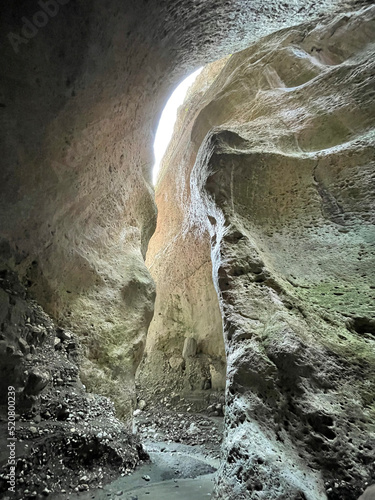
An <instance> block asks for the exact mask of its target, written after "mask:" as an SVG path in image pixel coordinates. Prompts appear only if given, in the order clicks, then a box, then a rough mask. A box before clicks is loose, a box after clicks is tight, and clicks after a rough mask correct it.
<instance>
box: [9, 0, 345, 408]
mask: <svg viewBox="0 0 375 500" xmlns="http://www.w3.org/2000/svg"><path fill="white" fill-rule="evenodd" d="M41 3H43V5H46V2H36V1H35V2H34V1H26V0H15V1H12V2H3V4H2V6H1V10H2V13H1V16H0V23H1V30H0V33H1V47H2V50H1V56H0V65H1V68H2V77H1V85H0V106H1V108H0V112H1V118H0V127H1V137H2V146H1V159H2V167H1V171H0V175H1V178H0V185H1V198H0V213H1V218H0V227H1V267H2V268H8V269H15V270H17V272H18V273H19V274H20V275H21V276H22V278H24V279H25V283H28V285H29V286H30V291H31V292H32V293H33V296H34V297H35V298H36V299H37V300H38V301H39V302H40V303H41V304H42V305H43V306H44V308H45V309H46V310H47V311H48V312H49V313H50V314H52V315H53V317H54V318H55V319H56V320H58V322H59V323H60V324H61V325H63V326H71V327H73V328H74V330H75V331H77V332H78V333H79V334H80V336H81V338H82V341H83V343H84V345H85V347H86V350H87V361H86V363H85V364H84V365H83V366H82V376H83V378H84V380H85V381H86V382H87V383H88V385H89V386H90V388H91V389H93V390H96V391H99V392H101V393H103V394H111V396H112V397H113V398H114V400H115V402H116V405H117V408H118V410H119V414H121V415H123V416H124V417H125V416H126V415H127V414H128V413H129V410H130V407H131V404H132V403H131V399H132V398H133V396H132V395H133V388H132V387H131V386H132V384H133V374H134V372H135V369H136V367H137V364H138V363H139V360H140V358H141V356H142V352H143V347H144V343H145V335H146V330H147V327H148V324H149V322H150V320H151V317H152V311H153V303H154V287H153V282H152V280H151V278H150V275H149V273H148V271H147V269H146V268H145V266H144V261H143V258H144V255H145V251H146V247H147V243H148V240H149V238H150V236H151V234H152V233H153V231H154V228H155V220H156V211H155V205H154V201H153V190H152V187H151V186H150V182H149V181H150V170H151V163H152V154H151V144H152V137H153V131H154V130H155V126H156V122H157V118H158V116H159V114H160V111H161V108H162V105H163V103H164V102H165V100H166V98H167V96H168V93H169V92H170V91H171V88H172V87H173V86H174V85H175V84H176V83H177V81H178V80H179V79H180V78H181V77H182V76H183V75H184V74H186V72H188V71H190V70H192V69H194V67H197V66H198V65H199V64H202V63H204V62H209V61H213V60H216V59H217V58H219V57H221V56H223V55H226V54H228V52H233V51H235V50H239V49H241V48H244V47H246V46H248V44H249V43H250V42H252V41H254V40H256V39H259V37H261V36H264V35H266V34H267V33H270V32H272V31H275V30H277V29H280V28H282V27H285V26H290V25H291V24H293V23H296V22H301V21H303V20H304V19H306V18H307V17H311V16H315V15H319V14H322V13H326V12H327V11H329V10H331V9H334V8H337V2H335V1H331V0H327V1H324V2H319V5H316V3H315V2H313V1H312V0H309V1H304V2H303V3H299V2H291V3H284V4H280V3H279V2H276V1H274V2H267V4H264V2H260V1H253V2H248V1H243V0H231V1H227V2H217V1H214V0H209V1H207V0H201V1H195V0H194V1H192V0H188V1H185V2H177V1H160V0H150V1H146V0H144V1H142V0H137V1H133V0H128V1H124V0H108V1H106V2H103V1H101V0H94V1H88V0H83V1H80V2H70V1H67V0H65V1H63V0H59V2H58V3H56V2H54V1H53V0H50V1H49V2H48V5H49V7H46V8H44V7H42V6H41ZM51 4H52V7H51ZM53 5H54V7H53ZM51 8H52V11H51ZM43 9H44V10H46V9H47V11H48V12H49V13H47V14H46V13H43ZM56 9H57V10H56ZM51 12H52V13H51ZM32 23H34V24H32ZM36 25H37V28H36V27H35V26H36ZM126 388H127V389H126Z"/></svg>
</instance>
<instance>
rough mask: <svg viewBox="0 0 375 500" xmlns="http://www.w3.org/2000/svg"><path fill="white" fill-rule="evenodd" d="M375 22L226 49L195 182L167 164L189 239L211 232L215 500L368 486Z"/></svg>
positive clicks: (366, 17)
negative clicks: (221, 370)
mask: <svg viewBox="0 0 375 500" xmlns="http://www.w3.org/2000/svg"><path fill="white" fill-rule="evenodd" d="M374 18H375V9H374V7H369V8H367V9H363V10H361V11H358V12H349V13H347V14H345V15H340V16H338V17H335V18H332V19H327V20H325V21H324V22H321V23H318V24H317V23H311V24H305V25H301V26H299V27H295V28H291V29H288V30H284V31H281V32H279V33H277V34H273V35H270V36H268V37H266V38H265V39H263V40H262V41H261V42H259V43H257V44H255V45H253V46H252V47H250V48H249V49H247V50H245V51H243V52H240V53H238V54H235V55H233V56H232V57H231V58H230V59H229V60H228V61H227V63H226V65H225V67H224V68H223V70H222V71H221V73H220V74H219V75H218V76H217V77H216V79H215V80H214V81H213V82H212V84H211V86H210V87H209V89H203V91H204V93H203V95H200V96H199V103H198V104H197V103H196V106H197V107H199V106H200V107H201V110H200V112H199V113H198V114H197V115H196V114H193V115H192V116H191V118H190V120H191V121H193V122H194V124H193V126H192V125H191V122H190V121H189V120H187V122H186V127H187V128H189V131H190V129H191V144H190V147H189V149H188V150H186V143H183V146H182V147H181V149H184V151H183V153H182V152H181V151H180V153H179V154H180V155H183V156H184V157H186V158H189V156H192V159H191V160H190V161H191V163H192V162H195V164H194V168H193V171H192V174H191V180H190V185H189V186H188V184H187V182H186V177H185V172H183V171H182V170H181V169H180V168H181V165H185V167H187V168H188V169H189V166H188V163H185V164H184V163H183V162H181V161H179V162H176V163H175V164H174V166H175V174H176V175H177V176H178V178H179V179H180V183H181V185H184V186H188V187H187V189H188V190H189V198H188V201H189V204H187V203H186V210H187V211H188V215H185V219H184V220H188V223H189V224H188V227H189V237H190V238H191V239H194V237H195V238H196V240H197V241H198V242H199V245H200V248H201V249H203V248H204V244H205V243H204V242H205V241H207V239H208V236H207V235H208V233H209V234H210V237H211V256H212V264H213V274H214V277H215V286H216V289H217V292H218V295H219V302H220V307H221V313H222V316H223V320H224V335H225V345H226V352H227V364H228V367H227V394H226V397H227V401H226V404H227V408H226V415H225V422H226V426H225V436H224V445H223V463H222V466H221V470H220V473H219V474H218V482H217V487H216V498H225V499H227V500H232V499H233V500H234V499H236V500H237V499H250V498H251V499H267V500H271V499H283V498H284V499H303V498H304V499H308V500H322V499H325V498H329V499H337V500H339V499H340V500H342V499H348V500H350V499H356V498H358V496H359V495H360V494H361V492H362V491H363V489H364V487H365V485H366V483H367V484H371V483H372V482H373V481H374V468H373V456H374V452H373V449H374V445H375V429H374V393H375V373H374V366H375V365H374V361H375V359H374V332H375V331H374V315H375V310H374V298H375V295H374V243H375V241H374V235H375V231H374V154H373V151H374V130H373V124H374V111H375V110H374V100H373V95H374V94H373V92H374V84H375V82H374V61H375V58H374V40H375V21H374ZM189 133H190V132H189ZM174 154H175V157H178V153H174ZM180 158H181V157H180ZM191 163H190V164H191ZM172 164H173V163H172ZM172 164H169V168H170V169H172V167H171V165H172ZM163 174H165V175H166V176H168V175H169V170H168V171H166V172H163ZM163 182H164V178H163V177H162V180H161V183H163ZM178 184H179V183H178V180H177V181H175V184H174V185H176V186H177V185H178ZM159 196H161V195H159ZM167 203H168V200H166V199H165V200H163V202H162V205H163V204H165V206H167ZM172 205H174V206H176V203H175V201H174V198H173V197H172V202H171V206H172ZM164 211H165V208H162V211H161V214H163V213H164ZM171 216H172V215H171ZM172 234H173V233H172ZM169 241H170V242H171V243H170V244H171V245H172V246H173V245H175V242H174V241H173V239H171V240H169ZM164 244H165V247H164V248H169V247H167V240H164ZM178 245H180V246H181V250H179V249H178V248H175V249H174V252H175V253H176V254H178V253H179V252H180V251H181V255H183V251H184V250H183V248H184V244H183V240H182V238H181V241H180V242H178V244H176V245H175V246H176V247H177V246H178ZM160 247H161V248H163V246H162V245H161V244H160ZM198 256H199V258H200V259H201V261H202V262H204V251H203V250H201V251H200V252H199V253H198ZM169 269H170V266H169V263H168V259H166V269H165V272H166V273H168V270H169ZM151 272H152V268H151ZM158 272H159V273H161V271H160V269H159V270H158ZM174 272H175V271H174V270H173V271H172V273H171V274H173V273H174ZM167 279H169V278H167ZM159 308H160V309H159V310H160V312H161V314H163V307H162V304H161V305H159ZM164 311H166V310H164ZM160 322H161V320H159V324H160ZM160 333H161V334H163V332H160ZM164 333H165V332H164ZM181 348H182V346H181ZM176 366H177V362H176Z"/></svg>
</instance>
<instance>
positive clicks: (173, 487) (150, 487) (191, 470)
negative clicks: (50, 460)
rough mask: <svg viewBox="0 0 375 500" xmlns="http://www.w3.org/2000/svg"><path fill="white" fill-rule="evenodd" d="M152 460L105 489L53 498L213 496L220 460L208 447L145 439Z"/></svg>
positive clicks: (198, 499) (135, 499) (128, 499)
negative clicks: (211, 453) (215, 475)
mask: <svg viewBox="0 0 375 500" xmlns="http://www.w3.org/2000/svg"><path fill="white" fill-rule="evenodd" d="M144 447H145V449H146V451H147V452H148V453H149V454H150V458H151V461H150V463H147V464H144V465H142V466H140V467H138V468H137V469H136V471H135V472H134V473H133V474H131V475H128V476H119V477H118V478H116V479H115V480H114V481H112V482H110V483H108V484H107V485H105V486H104V487H103V488H102V489H96V490H90V491H87V492H79V493H72V494H69V495H63V494H58V495H57V494H56V495H53V496H52V495H51V496H50V498H53V499H55V500H57V499H65V498H69V499H72V500H74V499H79V500H89V499H95V500H104V499H106V500H108V499H118V498H123V499H126V500H169V499H170V500H174V499H182V500H185V499H186V500H193V499H194V500H201V499H202V500H203V499H208V498H211V493H212V490H213V479H214V474H215V471H216V468H217V467H218V460H217V459H214V458H210V457H209V456H207V452H206V450H205V448H204V447H201V446H189V445H184V444H181V443H165V442H157V443H152V442H148V443H144Z"/></svg>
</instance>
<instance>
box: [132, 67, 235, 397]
mask: <svg viewBox="0 0 375 500" xmlns="http://www.w3.org/2000/svg"><path fill="white" fill-rule="evenodd" d="M224 64H225V61H219V62H216V63H213V64H211V65H209V66H208V67H207V68H205V69H204V71H203V73H202V74H201V76H200V77H199V78H198V81H197V82H196V84H195V85H194V87H193V88H192V89H191V90H190V94H189V95H190V99H189V98H188V99H187V100H186V101H185V103H184V104H183V106H182V107H181V108H180V111H179V116H178V120H177V123H176V126H175V133H174V137H173V139H172V141H171V144H170V146H169V148H168V151H167V154H166V156H165V158H164V160H163V165H162V169H161V173H160V175H159V180H158V182H157V186H156V203H157V207H158V224H157V228H156V232H155V234H154V235H153V237H152V238H151V241H150V244H149V248H148V252H147V259H146V265H147V266H148V267H149V270H150V273H151V275H152V277H153V279H154V280H155V283H156V287H157V295H156V302H155V314H154V318H153V320H152V322H151V324H150V328H149V331H148V334H147V343H146V351H145V356H144V359H143V362H142V364H141V365H140V367H139V370H138V376H137V381H138V383H139V385H140V387H141V388H142V390H143V389H145V390H147V389H151V391H149V392H150V394H149V396H150V397H151V398H152V397H153V394H154V393H155V389H156V387H158V386H159V389H160V388H161V389H163V388H164V389H165V390H166V391H167V392H171V389H172V388H173V390H174V391H175V392H176V393H177V394H180V395H182V394H183V395H184V396H188V395H189V393H191V392H196V391H200V390H207V389H215V390H221V391H223V390H224V388H225V373H226V362H225V349H224V338H223V326H222V318H221V314H220V309H219V303H218V298H217V293H216V291H215V288H214V285H213V280H212V265H211V256H210V242H209V237H208V232H207V231H205V232H203V233H202V232H201V234H198V233H197V227H195V225H194V221H192V220H191V217H190V212H189V211H187V210H186V207H188V206H189V205H190V203H191V193H190V187H189V179H190V175H191V170H192V168H193V166H194V161H195V155H194V154H193V153H192V150H191V147H187V145H189V143H190V137H191V131H192V126H193V124H194V117H196V115H197V114H198V113H199V111H200V108H201V105H202V104H201V97H202V95H203V94H204V89H203V88H202V85H203V86H204V88H209V86H210V84H211V83H212V82H213V81H214V80H215V78H216V77H217V75H218V73H219V72H220V71H221V69H222V67H223V65H224ZM181 145H182V147H181ZM179 360H181V361H182V362H180V361H179ZM210 366H211V368H210ZM211 372H212V373H211ZM205 395H206V396H207V397H208V396H209V395H208V393H207V394H205ZM205 395H202V398H201V400H202V403H203V404H205V401H204V399H205ZM157 397H158V396H157Z"/></svg>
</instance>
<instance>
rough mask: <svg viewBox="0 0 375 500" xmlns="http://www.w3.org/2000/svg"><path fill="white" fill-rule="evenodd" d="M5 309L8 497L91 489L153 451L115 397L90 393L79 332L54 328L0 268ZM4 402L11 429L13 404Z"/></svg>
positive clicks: (0, 346)
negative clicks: (10, 446)
mask: <svg viewBox="0 0 375 500" xmlns="http://www.w3.org/2000/svg"><path fill="white" fill-rule="evenodd" d="M0 316H1V317H0V323H1V337H0V361H1V362H0V366H1V370H2V382H1V384H2V385H1V386H0V390H1V401H4V402H6V391H7V387H8V385H12V386H14V388H15V392H16V405H15V406H16V416H15V419H16V431H15V440H16V473H15V477H16V487H15V490H16V493H15V494H14V493H13V492H10V491H9V490H8V487H9V483H8V479H9V472H10V468H9V464H8V457H7V456H6V454H4V455H1V458H0V460H1V461H0V466H2V470H1V474H0V494H1V495H3V497H2V498H8V497H9V498H12V499H13V498H16V499H29V498H30V499H33V498H42V497H46V496H49V495H50V494H51V493H54V492H58V493H63V494H64V493H65V492H68V493H69V492H71V491H76V492H79V491H87V490H89V489H90V488H91V487H101V486H102V485H103V484H105V482H107V481H108V480H110V478H111V477H112V476H114V475H119V474H124V475H125V474H128V473H130V472H131V471H132V470H133V469H134V468H135V466H136V465H137V463H139V462H140V461H141V460H144V459H147V458H148V456H147V454H146V453H145V452H144V451H143V449H142V446H141V444H140V442H139V441H138V440H137V439H136V438H134V437H133V436H132V435H131V434H130V433H129V429H128V428H127V427H126V426H125V425H124V424H123V423H122V422H120V421H119V420H117V419H116V417H115V410H114V405H113V403H112V402H111V401H110V400H109V399H107V398H105V397H102V396H97V395H94V394H87V393H86V390H85V386H84V385H83V384H82V383H81V381H80V379H79V374H78V366H77V361H78V360H79V357H80V346H79V342H78V340H77V338H76V337H75V335H74V334H73V333H71V332H68V331H66V330H63V329H61V328H56V326H55V325H54V324H53V322H52V320H51V319H50V318H49V316H48V315H46V314H45V313H44V311H43V310H42V309H41V308H40V307H39V306H38V305H37V304H36V303H34V302H33V301H31V300H29V299H28V298H27V294H26V291H25V289H24V288H23V287H22V285H21V284H20V283H19V282H18V279H17V277H16V276H15V275H14V274H13V273H10V272H7V271H4V272H2V273H1V275H0ZM0 410H1V412H0V418H1V421H0V430H1V432H2V433H4V435H6V433H7V408H6V407H2V408H1V409H0Z"/></svg>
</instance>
